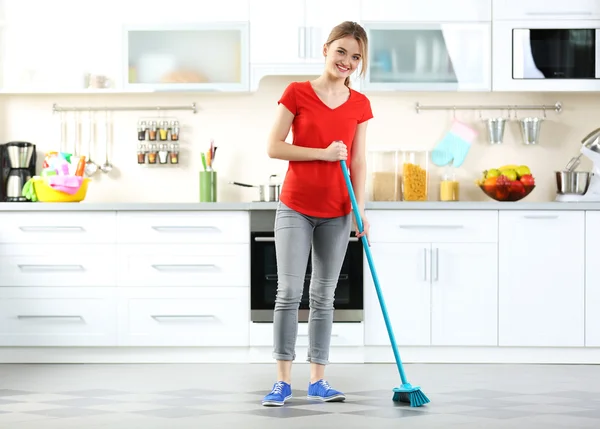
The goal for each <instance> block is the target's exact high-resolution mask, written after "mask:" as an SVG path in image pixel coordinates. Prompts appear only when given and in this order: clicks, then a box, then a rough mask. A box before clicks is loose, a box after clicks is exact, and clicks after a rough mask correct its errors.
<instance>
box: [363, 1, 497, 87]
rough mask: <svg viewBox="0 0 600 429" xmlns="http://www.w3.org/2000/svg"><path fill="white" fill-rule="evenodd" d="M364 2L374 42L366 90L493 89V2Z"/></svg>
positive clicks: (370, 35)
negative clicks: (432, 3)
mask: <svg viewBox="0 0 600 429" xmlns="http://www.w3.org/2000/svg"><path fill="white" fill-rule="evenodd" d="M434 3H435V4H434V5H431V4H430V3H429V2H427V4H425V3H424V2H423V3H418V2H410V1H397V2H392V1H387V0H375V1H372V2H371V1H369V2H363V3H362V9H361V20H362V23H363V25H364V27H365V29H366V31H367V33H368V36H369V42H370V54H369V65H368V68H367V74H366V77H365V82H364V89H365V91H370V90H373V91H395V90H403V91H411V90H413V91H473V90H476V91H488V90H490V88H491V57H492V52H491V49H490V45H491V4H490V2H489V1H477V0H456V1H450V2H443V1H439V2H434Z"/></svg>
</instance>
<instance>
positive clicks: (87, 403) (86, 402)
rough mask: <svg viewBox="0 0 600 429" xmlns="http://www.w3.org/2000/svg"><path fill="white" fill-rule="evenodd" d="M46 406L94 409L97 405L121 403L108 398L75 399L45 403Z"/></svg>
mask: <svg viewBox="0 0 600 429" xmlns="http://www.w3.org/2000/svg"><path fill="white" fill-rule="evenodd" d="M44 403H45V404H53V405H62V406H64V407H93V406H95V405H107V404H117V403H119V401H115V400H112V399H107V398H95V397H87V398H73V399H61V400H58V401H44Z"/></svg>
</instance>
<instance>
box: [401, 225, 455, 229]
mask: <svg viewBox="0 0 600 429" xmlns="http://www.w3.org/2000/svg"><path fill="white" fill-rule="evenodd" d="M398 228H402V229H461V228H464V226H463V225H398Z"/></svg>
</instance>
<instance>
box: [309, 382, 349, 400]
mask: <svg viewBox="0 0 600 429" xmlns="http://www.w3.org/2000/svg"><path fill="white" fill-rule="evenodd" d="M307 397H308V399H316V400H318V401H323V402H341V401H344V400H346V395H344V394H343V393H342V392H339V391H337V390H335V389H332V388H331V386H329V383H327V382H326V381H325V380H319V381H317V382H316V383H312V384H311V383H308V395H307Z"/></svg>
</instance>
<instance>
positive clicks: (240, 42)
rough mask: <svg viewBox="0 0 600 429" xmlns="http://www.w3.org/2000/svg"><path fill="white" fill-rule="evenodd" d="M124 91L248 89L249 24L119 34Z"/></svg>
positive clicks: (167, 27)
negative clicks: (121, 39)
mask: <svg viewBox="0 0 600 429" xmlns="http://www.w3.org/2000/svg"><path fill="white" fill-rule="evenodd" d="M124 49H125V57H126V60H125V62H124V64H123V67H124V68H123V80H124V81H125V85H124V86H125V89H130V88H141V89H152V90H198V91H202V90H209V91H243V90H248V87H249V82H250V69H249V60H248V53H249V49H250V43H249V25H248V23H247V22H246V23H243V22H224V23H198V24H191V25H182V24H175V25H141V26H126V27H125V29H124Z"/></svg>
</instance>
